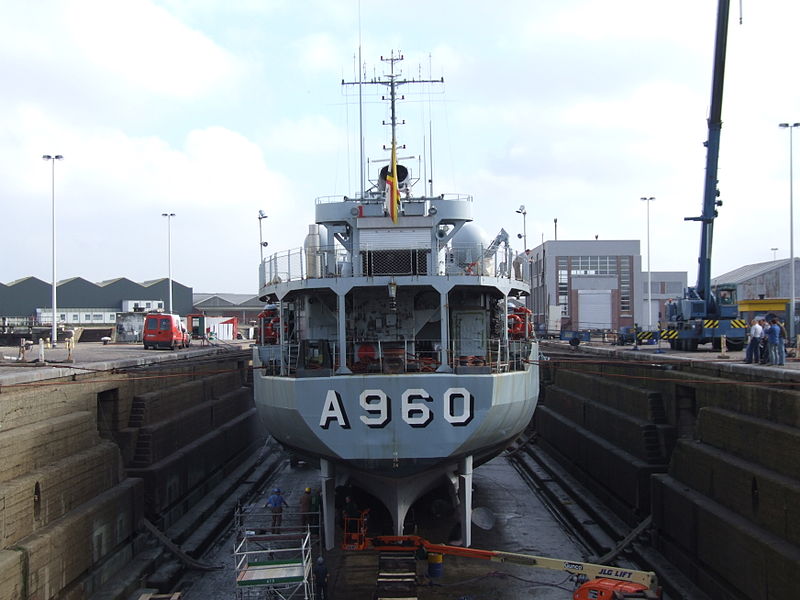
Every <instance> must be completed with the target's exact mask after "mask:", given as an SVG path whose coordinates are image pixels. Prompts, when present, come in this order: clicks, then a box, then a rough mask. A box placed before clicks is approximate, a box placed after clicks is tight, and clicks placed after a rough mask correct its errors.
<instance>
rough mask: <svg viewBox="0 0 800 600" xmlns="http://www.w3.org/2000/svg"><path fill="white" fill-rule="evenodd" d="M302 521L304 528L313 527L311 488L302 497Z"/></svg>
mask: <svg viewBox="0 0 800 600" xmlns="http://www.w3.org/2000/svg"><path fill="white" fill-rule="evenodd" d="M300 519H301V522H302V524H303V527H308V526H309V525H311V488H309V487H307V488H306V491H305V492H303V495H302V496H300Z"/></svg>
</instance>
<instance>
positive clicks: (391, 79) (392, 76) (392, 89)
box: [342, 51, 444, 196]
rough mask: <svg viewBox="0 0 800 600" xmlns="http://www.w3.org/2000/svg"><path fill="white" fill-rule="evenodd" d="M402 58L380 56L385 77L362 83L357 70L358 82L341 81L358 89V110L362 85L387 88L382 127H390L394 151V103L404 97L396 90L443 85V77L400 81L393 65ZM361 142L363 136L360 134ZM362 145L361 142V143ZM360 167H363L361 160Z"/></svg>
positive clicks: (395, 134) (402, 122) (397, 56)
mask: <svg viewBox="0 0 800 600" xmlns="http://www.w3.org/2000/svg"><path fill="white" fill-rule="evenodd" d="M403 59H404V57H403V55H402V54H400V53H398V54H397V55H395V53H394V51H392V53H391V54H390V55H389V57H388V58H386V57H383V56H381V61H383V62H388V63H389V74H388V75H386V76H385V77H384V78H374V79H372V80H371V81H364V80H363V78H362V77H361V72H360V70H359V77H358V81H344V80H342V85H357V86H358V87H359V110H360V109H361V88H362V86H364V85H383V86H387V87H388V88H389V97H388V98H387V97H386V96H382V98H381V99H382V100H389V103H390V119H389V123H386V122H385V121H384V123H383V124H384V125H391V128H392V129H391V131H392V145H391V148H394V149H395V150H396V149H397V148H398V146H397V125H398V121H397V108H396V101H397V100H398V99H399V100H403V99H404V98H405V97H404V96H400V97H399V98H398V96H397V88H398V87H400V86H401V85H406V84H410V83H444V77H441V78H439V79H413V78H412V79H400V74H399V73H395V69H394V64H395V63H396V62H400V61H401V60H403ZM404 123H405V121H401V122H400V123H399V124H400V125H402V124H404ZM362 140H363V134H362ZM362 143H363V142H362ZM399 148H405V145H403V146H399ZM388 149H389V148H387V147H386V146H384V150H388ZM362 165H363V158H362ZM363 187H364V186H363V183H362V196H363V192H364V190H363Z"/></svg>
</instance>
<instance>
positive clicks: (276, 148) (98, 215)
mask: <svg viewBox="0 0 800 600" xmlns="http://www.w3.org/2000/svg"><path fill="white" fill-rule="evenodd" d="M0 6H1V7H2V10H0V80H2V82H3V86H2V87H3V89H2V93H0V202H2V225H3V227H2V235H0V252H1V255H2V259H0V282H3V283H9V282H11V281H14V280H16V279H18V278H21V277H25V276H29V275H32V276H35V277H38V278H40V279H42V280H44V281H47V282H49V281H51V273H52V262H51V245H50V244H51V229H50V227H51V166H52V165H51V164H50V163H48V162H45V161H43V160H42V158H41V156H42V155H43V154H62V155H64V160H63V161H61V162H58V163H57V164H55V203H56V219H57V257H58V279H60V280H61V279H66V278H68V277H83V278H85V279H88V280H90V281H101V280H105V279H110V278H114V277H120V276H122V277H128V278H130V279H133V280H135V281H143V280H149V279H156V278H159V277H165V276H166V275H167V271H168V262H167V246H168V244H167V219H165V218H163V217H162V216H161V214H162V213H165V212H167V213H175V214H176V216H175V217H174V219H172V229H171V232H172V274H173V277H174V278H175V279H176V280H177V281H180V282H181V283H183V284H185V285H188V286H191V287H192V288H194V291H195V292H238V293H253V294H255V293H256V292H257V288H258V260H259V245H258V239H259V228H258V226H259V223H258V218H257V215H258V211H259V210H260V209H263V210H264V211H265V212H266V213H267V214H268V215H269V218H268V219H266V220H264V221H263V223H262V224H263V234H264V238H265V240H268V241H269V247H268V249H267V252H268V253H271V252H274V251H279V250H286V249H290V248H295V247H299V246H300V245H301V244H302V242H303V238H304V236H305V234H306V232H307V224H308V223H311V222H313V218H314V200H315V198H317V197H320V196H333V195H345V194H355V193H357V191H358V188H359V175H358V143H357V125H358V108H357V100H356V98H355V97H354V96H353V94H352V92H353V90H352V89H351V90H349V92H350V93H349V94H348V93H346V92H347V91H348V90H343V89H342V86H341V81H342V79H347V80H352V79H354V78H355V77H356V74H355V72H356V67H355V65H356V58H355V57H356V56H357V52H358V46H359V30H360V41H361V48H362V59H363V63H365V65H366V67H365V69H366V71H367V73H368V74H369V75H370V76H372V75H381V74H383V73H384V72H385V64H383V63H381V62H380V57H381V56H388V55H389V54H390V53H391V52H392V51H395V52H397V51H401V52H402V53H403V55H404V56H405V60H404V61H403V63H401V64H400V68H401V70H402V72H403V74H404V75H405V76H407V77H424V78H427V77H429V76H432V77H435V78H438V77H444V79H445V83H444V85H443V86H439V87H438V88H433V87H430V88H428V87H424V86H420V87H419V88H417V89H416V90H412V89H410V88H409V89H406V90H404V92H405V94H406V98H407V100H406V101H405V102H403V103H401V104H400V105H399V106H398V116H399V118H401V119H404V120H405V121H406V125H404V126H402V127H400V128H399V131H398V138H399V141H400V142H401V143H404V144H405V145H406V147H407V148H406V149H405V150H402V151H400V155H401V156H405V155H408V156H412V155H413V156H420V155H421V154H422V153H423V146H424V143H425V144H430V143H431V142H432V146H433V178H434V192H435V193H437V194H438V193H462V194H470V195H472V196H473V197H474V199H475V205H474V208H475V220H476V222H477V223H478V224H479V225H480V226H481V227H482V228H483V229H484V230H485V231H486V232H487V234H488V235H490V236H494V234H495V233H497V232H498V231H499V229H500V228H501V227H503V228H505V229H506V230H507V231H508V232H509V233H511V234H512V235H516V234H517V233H521V232H522V218H521V217H520V215H518V214H516V213H515V212H514V211H515V210H516V209H517V208H518V207H519V205H520V204H524V205H525V206H526V207H527V211H528V216H527V232H528V242H529V243H528V245H529V246H531V247H532V246H535V245H536V243H538V242H540V241H541V239H542V236H543V237H544V239H553V235H554V227H553V219H554V218H557V219H558V238H559V239H562V240H567V239H587V238H594V236H595V235H597V236H599V238H600V239H640V240H641V241H642V254H643V264H646V255H645V252H646V231H647V222H646V203H645V202H642V201H640V198H641V197H642V196H654V197H655V198H656V200H655V201H654V202H653V203H652V204H651V218H650V224H651V250H652V257H651V268H652V269H653V270H654V271H655V270H667V271H688V273H689V281H690V282H691V281H693V280H694V278H695V277H696V267H697V254H698V248H699V241H700V226H699V224H698V223H696V222H685V221H684V220H683V219H684V217H692V216H699V215H700V213H701V209H702V200H703V178H704V169H705V160H706V158H705V149H704V148H703V141H704V140H705V139H706V137H707V122H706V117H707V114H708V109H709V104H710V90H711V76H712V64H713V45H714V29H715V22H716V10H717V2H716V0H674V1H672V2H655V1H651V0H558V1H555V0H519V1H517V0H501V1H500V2H485V1H471V0H462V1H459V2H456V1H450V0H442V1H435V2H430V1H428V2H419V1H416V0H410V1H406V2H402V3H388V2H372V1H369V0H362V2H361V4H360V18H359V3H358V2H357V0H309V1H304V2H300V1H295V0H239V1H236V0H233V1H231V0H226V1H221V0H220V1H218V0H162V1H148V0H136V1H127V2H121V1H112V0H76V1H74V2H73V1H67V0H64V1H52V2H51V1H46V0H41V1H40V0H37V1H36V2H14V1H12V0H3V1H2V2H0ZM739 15H740V9H739V2H738V1H736V0H734V1H733V2H732V7H731V23H730V34H729V40H728V61H727V72H726V80H725V83H726V85H725V98H724V101H723V107H722V119H723V123H724V124H723V128H722V142H721V154H720V168H719V182H720V183H719V188H720V190H721V197H720V198H721V199H722V200H723V202H724V205H723V206H722V207H721V208H720V210H719V218H718V219H717V221H716V225H715V235H714V256H713V259H712V274H713V275H719V274H722V273H724V272H726V271H729V270H732V269H734V268H736V267H739V266H741V265H745V264H750V263H756V262H763V261H767V260H771V259H772V257H773V251H772V250H771V248H778V250H777V252H776V256H777V257H778V258H781V257H788V256H789V239H790V236H789V206H790V202H789V132H788V130H786V129H780V128H779V127H778V123H779V122H783V121H789V122H795V121H800V78H798V75H797V74H798V70H797V67H796V62H797V58H798V56H800V52H799V51H798V50H800V48H798V46H799V45H800V44H799V43H798V40H800V36H798V35H797V23H799V22H800V2H797V0H761V1H760V2H755V1H753V0H744V2H743V15H742V16H743V24H742V25H740V24H739V22H738V21H739ZM359 22H360V27H359ZM386 114H387V111H386V108H385V106H384V105H383V104H381V103H380V102H378V101H377V98H376V97H375V94H374V91H373V92H371V95H369V96H367V97H366V103H365V105H364V118H365V151H366V156H367V158H368V159H370V160H371V161H380V160H385V159H386V157H387V153H386V152H385V151H384V150H383V149H382V145H383V144H384V143H385V142H386V141H387V140H388V135H389V134H388V130H387V128H386V127H383V126H382V125H381V122H382V121H383V120H384V119H385V118H386ZM798 129H799V130H800V128H798ZM429 130H430V131H432V136H430V138H432V139H429V138H428V137H426V136H427V132H428V131H429ZM798 133H800V131H799V132H798ZM796 141H797V142H798V144H800V137H798V138H797V140H796ZM798 148H800V145H799V146H798ZM409 166H410V167H411V169H412V174H413V175H414V176H415V177H423V176H424V174H423V173H421V172H420V171H421V168H420V166H419V164H418V161H416V160H413V161H411V164H410V165H409ZM373 170H374V169H373ZM798 173H800V171H798ZM374 175H375V173H370V176H373V177H374ZM419 185H420V186H421V185H422V184H419ZM417 191H421V190H417ZM798 210H800V205H798ZM798 233H800V232H798ZM798 239H799V240H800V238H798ZM519 249H522V244H521V243H520V244H519Z"/></svg>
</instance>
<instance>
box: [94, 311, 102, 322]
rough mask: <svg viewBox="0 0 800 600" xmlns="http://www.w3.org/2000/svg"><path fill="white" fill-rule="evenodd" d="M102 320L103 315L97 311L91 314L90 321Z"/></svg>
mask: <svg viewBox="0 0 800 600" xmlns="http://www.w3.org/2000/svg"><path fill="white" fill-rule="evenodd" d="M102 320H103V315H101V314H99V313H95V314H93V315H92V321H102Z"/></svg>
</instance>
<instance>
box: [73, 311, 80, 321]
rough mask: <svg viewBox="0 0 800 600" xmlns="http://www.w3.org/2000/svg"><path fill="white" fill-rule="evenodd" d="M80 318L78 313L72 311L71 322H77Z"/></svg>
mask: <svg viewBox="0 0 800 600" xmlns="http://www.w3.org/2000/svg"><path fill="white" fill-rule="evenodd" d="M80 320H81V317H80V315H79V314H77V313H73V315H72V322H73V323H77V322H79V321H80Z"/></svg>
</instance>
